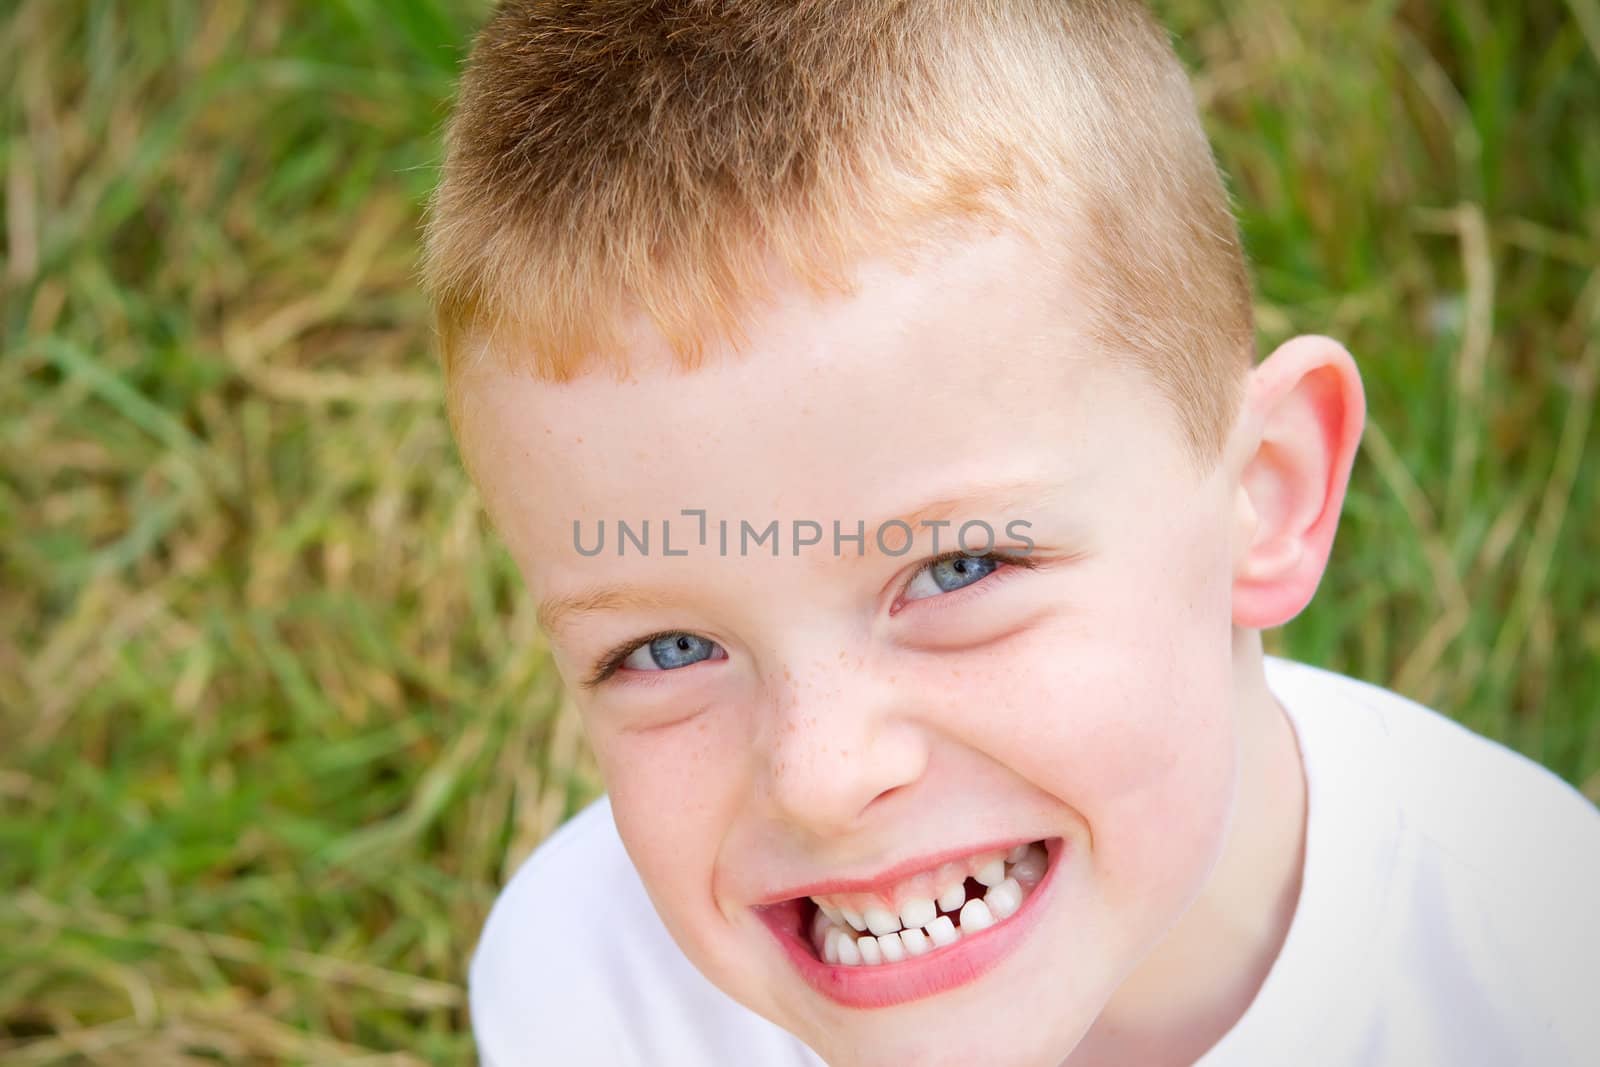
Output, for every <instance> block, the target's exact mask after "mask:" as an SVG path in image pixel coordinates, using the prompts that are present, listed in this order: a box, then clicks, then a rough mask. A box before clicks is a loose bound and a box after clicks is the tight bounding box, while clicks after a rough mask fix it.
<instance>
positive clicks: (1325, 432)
mask: <svg viewBox="0 0 1600 1067" xmlns="http://www.w3.org/2000/svg"><path fill="white" fill-rule="evenodd" d="M1245 404H1246V412H1245V418H1246V419H1247V420H1249V424H1250V425H1252V426H1258V427H1259V438H1257V439H1256V440H1255V441H1254V442H1253V444H1252V446H1251V450H1250V454H1249V456H1248V457H1247V459H1246V460H1245V462H1244V465H1243V467H1242V469H1241V471H1240V475H1239V484H1238V487H1237V489H1236V493H1237V494H1239V499H1238V501H1237V502H1238V505H1239V508H1238V510H1239V512H1240V515H1241V516H1242V517H1243V518H1244V520H1246V521H1241V522H1240V524H1239V531H1240V535H1241V540H1242V542H1243V543H1242V544H1241V545H1240V547H1239V549H1238V550H1237V551H1236V552H1235V555H1234V559H1235V567H1234V579H1233V621H1234V624H1235V625H1237V626H1244V627H1250V628H1254V629H1264V628H1266V627H1269V626H1280V625H1282V624H1283V623H1286V622H1288V621H1289V620H1290V619H1292V618H1294V616H1296V615H1298V614H1299V613H1300V611H1301V609H1303V608H1304V607H1305V606H1306V604H1307V603H1309V602H1310V600H1311V595H1312V594H1313V593H1315V592H1316V589H1317V584H1318V583H1319V582H1320V581H1321V580H1322V572H1323V569H1324V568H1325V567H1326V566H1327V563H1328V554H1329V552H1330V551H1331V550H1332V548H1333V535H1334V531H1335V530H1336V529H1337V528H1338V524H1339V512H1340V510H1341V509H1342V508H1343V506H1344V495H1345V489H1346V487H1347V486H1348V485H1349V479H1350V468H1351V466H1352V464H1353V463H1354V462H1355V456H1356V449H1357V447H1358V446H1359V444H1360V441H1361V430H1362V427H1363V426H1364V425H1365V422H1366V399H1365V395H1364V394H1363V392H1362V388H1361V375H1360V373H1359V372H1358V371H1357V370H1356V365H1355V360H1353V359H1352V358H1351V357H1350V353H1349V352H1347V351H1345V349H1344V346H1342V345H1340V344H1339V343H1338V342H1337V341H1333V340H1331V339H1329V338H1327V337H1318V336H1305V337H1297V338H1295V339H1294V340H1292V341H1288V342H1285V343H1284V344H1283V345H1282V346H1281V347H1279V348H1278V350H1277V351H1275V352H1273V353H1272V355H1271V356H1269V357H1267V358H1266V359H1265V360H1263V361H1262V362H1261V363H1260V365H1258V366H1257V367H1256V368H1255V369H1254V370H1253V371H1252V372H1251V376H1250V386H1249V390H1248V393H1247V396H1246V400H1245Z"/></svg>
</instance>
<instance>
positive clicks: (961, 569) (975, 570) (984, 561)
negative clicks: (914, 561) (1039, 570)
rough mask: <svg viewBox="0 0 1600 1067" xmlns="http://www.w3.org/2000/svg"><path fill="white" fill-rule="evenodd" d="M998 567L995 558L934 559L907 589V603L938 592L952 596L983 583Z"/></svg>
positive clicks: (957, 557)
mask: <svg viewBox="0 0 1600 1067" xmlns="http://www.w3.org/2000/svg"><path fill="white" fill-rule="evenodd" d="M999 568H1000V560H999V559H998V558H997V557H995V556H992V555H991V556H968V555H966V554H964V553H958V554H956V555H953V556H947V557H945V558H944V559H936V560H934V561H933V562H932V563H930V564H928V565H927V566H926V567H923V568H922V569H921V570H920V571H918V572H917V574H916V577H914V578H912V579H911V582H910V584H909V585H907V586H906V591H905V598H906V599H907V600H924V599H926V598H928V597H931V596H938V595H939V594H940V593H953V592H955V591H956V590H957V589H961V588H964V587H966V586H969V585H972V584H973V583H974V582H978V581H982V580H983V579H984V578H987V577H988V576H989V575H991V574H993V573H994V572H995V571H996V570H998V569H999Z"/></svg>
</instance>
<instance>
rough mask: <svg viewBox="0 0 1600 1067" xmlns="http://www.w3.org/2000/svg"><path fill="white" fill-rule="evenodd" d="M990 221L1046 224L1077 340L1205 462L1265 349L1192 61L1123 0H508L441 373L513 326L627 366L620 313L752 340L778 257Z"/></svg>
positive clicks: (807, 271)
mask: <svg viewBox="0 0 1600 1067" xmlns="http://www.w3.org/2000/svg"><path fill="white" fill-rule="evenodd" d="M985 219H987V220H991V221H993V222H999V223H1003V224H1010V225H1013V226H1015V227H1016V228H1018V229H1020V230H1022V231H1023V232H1025V233H1029V234H1031V235H1034V236H1035V237H1043V235H1046V234H1051V235H1052V236H1049V237H1047V238H1044V239H1042V240H1041V241H1040V244H1041V247H1046V248H1048V247H1049V246H1050V245H1051V244H1052V243H1053V244H1054V245H1055V246H1056V247H1057V249H1058V256H1059V261H1060V263H1061V264H1062V265H1063V266H1064V267H1065V268H1066V270H1067V271H1069V272H1070V273H1069V274H1068V275H1067V276H1068V277H1069V278H1070V279H1071V281H1072V282H1073V283H1074V284H1075V286H1076V289H1075V298H1076V299H1078V300H1080V301H1082V302H1083V303H1084V305H1085V306H1086V308H1087V310H1088V319H1089V323H1088V326H1089V331H1090V336H1091V337H1092V339H1093V340H1094V341H1095V342H1096V343H1097V344H1101V345H1103V346H1104V347H1106V348H1107V349H1108V350H1110V351H1112V352H1114V353H1118V354H1121V355H1123V356H1125V357H1127V358H1128V359H1131V360H1132V361H1133V362H1134V363H1135V364H1137V365H1139V366H1141V367H1143V368H1144V369H1145V370H1147V371H1148V372H1149V373H1150V375H1151V378H1152V379H1153V382H1154V383H1155V384H1156V385H1157V386H1159V387H1160V389H1161V391H1162V392H1163V393H1164V394H1166V396H1167V398H1168V399H1169V400H1170V401H1171V402H1172V404H1173V406H1174V408H1175V409H1176V413H1177V415H1178V417H1179V419H1180V421H1181V424H1182V428H1183V431H1184V433H1185V436H1186V438H1187V443H1188V445H1189V446H1190V449H1191V451H1192V453H1193V454H1194V455H1195V456H1196V457H1197V458H1200V459H1202V460H1204V459H1206V458H1208V457H1209V458H1211V459H1214V458H1215V457H1216V456H1217V455H1218V454H1219V453H1220V449H1221V445H1222V442H1223V440H1224V439H1225V437H1226V434H1227V432H1228V429H1229V427H1230V426H1231V424H1232V420H1233V418H1234V415H1235V413H1236V411H1237V405H1238V401H1239V398H1240V396H1241V395H1242V381H1243V377H1244V373H1245V371H1246V370H1247V369H1248V367H1249V366H1250V365H1251V364H1252V363H1253V362H1254V360H1255V339H1254V328H1253V320H1252V311H1251V297H1250V281H1249V275H1248V271H1247V268H1246V265H1245V260H1244V254H1243V251H1242V248H1241V245H1240V241H1239V235H1238V229H1237V225H1236V223H1235V221H1234V218H1233V214H1232V211H1231V209H1230V205H1229V202H1228V195H1227V191H1226V189H1225V187H1224V185H1223V181H1222V177H1221V175H1220V173H1219V171H1218V168H1217V165H1216V162H1215V160H1214V158H1213V156H1212V152H1211V147H1210V144H1209V143H1208V141H1207V139H1206V136H1205V132H1204V130H1203V128H1202V126H1201V124H1200V121H1199V118H1198V116H1197V114H1196V107H1195V103H1194V98H1193V95H1192V92H1191V89H1190V86H1189V81H1188V78H1187V75H1186V73H1185V71H1184V69H1183V66H1182V64H1181V63H1180V62H1179V60H1178V58H1177V56H1176V55H1175V54H1174V52H1173V49H1172V45H1171V42H1170V40H1169V38H1168V36H1167V33H1166V31H1165V30H1164V29H1162V28H1161V26H1160V25H1159V24H1158V23H1157V22H1156V21H1155V19H1154V18H1153V17H1152V15H1151V14H1150V12H1149V11H1148V10H1146V9H1145V8H1144V6H1143V5H1142V4H1140V3H1137V2H1134V0H911V2H908V0H506V2H504V3H502V4H501V6H500V7H499V8H498V9H497V11H496V12H495V14H494V15H493V16H492V17H491V18H490V20H489V21H488V23H487V24H486V25H485V26H484V28H483V29H482V31H481V32H480V33H479V35H478V37H477V39H476V41H475V43H474V46H473V49H472V52H471V56H470V59H469V62H468V64H467V68H466V70H465V73H464V75H463V77H462V80H461V85H460V90H459V94H458V100H457V103H456V106H455V111H454V114H453V116H452V118H451V121H450V123H449V126H448V130H447V133H446V156H445V162H444V166H443V173H442V176H441V180H440V182H439V185H438V187H437V189H436V190H435V193H434V196H433V200H432V202H431V204H430V207H429V215H428V222H427V232H426V246H427V247H426V256H425V266H424V275H425V284H426V286H427V288H428V289H429V291H430V293H431V296H432V299H433V301H434V308H435V313H436V324H437V327H438V332H439V340H440V344H441V347H442V355H443V358H444V363H445V370H446V378H447V380H450V379H451V378H452V377H453V374H454V372H455V371H456V370H458V369H459V367H460V365H461V364H462V362H463V361H464V360H467V359H469V358H476V357H475V355H473V354H474V353H479V352H482V351H484V350H485V349H486V348H489V347H491V346H493V345H494V344H498V343H500V342H505V341H509V342H511V343H510V344H509V345H507V346H506V349H505V350H506V351H513V352H515V353H517V354H518V355H516V356H515V357H514V358H515V359H516V360H517V361H518V362H519V363H520V365H521V367H522V368H523V369H526V370H527V371H529V372H531V373H533V374H535V375H537V376H539V377H541V378H545V379H549V380H556V381H561V380H567V379H570V378H572V377H574V376H576V375H578V374H580V373H583V372H586V371H587V370H589V369H590V368H592V367H594V366H595V365H597V364H611V365H613V366H614V367H615V368H617V369H619V370H621V369H623V359H624V357H623V355H622V353H623V351H624V347H623V344H622V335H621V332H620V330H621V327H622V323H623V322H624V321H625V318H626V316H627V315H628V314H632V313H636V312H643V313H645V314H646V315H648V316H649V318H650V319H651V320H653V322H654V324H655V326H656V327H657V328H658V329H659V330H660V332H661V334H662V335H663V336H664V337H665V338H666V339H667V341H668V343H669V344H670V346H671V349H672V351H673V352H674V353H675V358H676V359H677V361H678V362H679V364H680V365H682V366H684V367H685V368H693V367H694V366H697V365H698V364H699V363H700V362H701V361H702V360H703V350H704V347H705V345H706V344H707V343H708V342H710V341H711V340H712V339H724V340H728V341H731V342H733V343H734V344H735V345H736V346H737V345H738V344H739V343H740V342H741V341H742V337H743V335H742V331H741V328H740V317H741V314H742V311H743V310H744V309H747V308H748V307H749V302H750V301H751V300H753V299H755V298H757V297H758V296H760V295H761V294H763V293H764V292H766V291H768V286H769V284H770V279H769V277H768V276H767V274H766V272H765V264H766V263H767V262H768V261H769V259H771V258H772V257H775V258H776V261H777V262H779V263H781V264H782V265H783V266H785V267H786V268H788V269H789V270H791V271H792V272H794V274H796V275H797V276H799V277H801V278H803V279H805V280H806V281H807V282H809V283H810V284H812V285H813V287H814V288H816V289H817V291H818V292H819V293H820V292H824V291H827V290H829V289H834V290H839V291H848V289H849V288H850V283H849V281H848V267H849V265H850V264H851V263H853V262H855V261H856V260H857V259H858V258H859V257H862V256H865V255H867V254H870V253H874V252H876V253H895V251H896V249H900V250H902V251H903V250H904V249H906V248H909V247H912V246H913V245H914V243H915V239H916V235H918V234H930V233H933V232H937V231H938V230H939V229H940V228H941V226H942V225H944V224H948V223H956V224H962V223H965V222H972V221H981V220H985ZM1057 223H1059V224H1060V225H1059V227H1057V225H1056V224H1057ZM1054 258H1057V257H1056V256H1052V259H1054Z"/></svg>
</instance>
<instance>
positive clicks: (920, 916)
mask: <svg viewBox="0 0 1600 1067" xmlns="http://www.w3.org/2000/svg"><path fill="white" fill-rule="evenodd" d="M1046 862H1047V861H1046V858H1045V851H1044V847H1043V846H1042V845H1040V844H1037V843H1035V844H1032V845H1019V846H1017V847H1016V848H1014V849H1012V850H1011V851H1010V852H1009V853H1008V854H1007V855H1006V856H1005V858H1004V859H993V860H990V861H989V862H987V863H985V864H983V865H982V866H980V867H979V868H978V869H977V870H976V871H975V872H974V873H973V874H972V875H971V877H972V878H973V879H974V880H976V881H977V882H978V883H979V884H980V885H982V886H984V887H986V889H987V892H985V893H984V895H983V896H982V897H981V898H979V897H973V898H971V899H968V898H967V895H966V886H965V883H964V881H961V882H957V883H956V884H955V885H954V886H952V887H950V888H949V889H947V890H945V891H944V892H943V893H941V894H940V895H939V896H938V898H937V900H936V901H935V900H930V899H927V898H914V899H912V900H908V901H906V902H905V903H904V904H902V905H901V907H900V914H899V915H898V916H896V915H894V914H892V913H891V912H889V911H888V910H887V909H886V908H881V907H870V908H867V909H866V910H865V911H863V912H856V911H854V910H852V909H850V908H842V907H835V906H833V905H831V904H824V903H822V902H821V901H817V902H816V903H817V913H816V917H815V918H814V919H813V921H812V927H811V944H812V947H813V948H814V949H816V952H817V955H818V956H819V957H820V958H821V959H822V960H823V962H825V963H831V964H838V965H841V966H845V967H859V966H869V967H870V966H875V965H878V964H884V963H899V962H900V961H902V960H905V959H910V958H913V957H916V956H921V955H923V954H924V953H927V952H931V951H932V950H933V949H936V948H943V947H944V946H946V945H953V944H955V943H956V942H957V941H959V940H961V937H962V935H963V934H974V933H977V932H978V931H980V930H986V929H988V928H989V927H991V926H993V925H994V924H995V923H998V922H1004V921H1005V920H1006V919H1009V918H1010V917H1011V916H1012V915H1015V914H1016V912H1017V909H1019V908H1020V907H1022V902H1023V901H1024V900H1025V899H1027V896H1028V893H1029V892H1030V891H1031V890H1032V888H1033V887H1034V886H1036V885H1038V884H1039V881H1040V879H1042V878H1043V877H1044V870H1045V864H1046ZM940 912H943V913H945V914H940ZM951 914H955V915H957V917H958V918H959V921H960V926H959V927H958V926H957V925H956V921H954V920H952V919H951Z"/></svg>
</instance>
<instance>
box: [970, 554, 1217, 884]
mask: <svg viewBox="0 0 1600 1067" xmlns="http://www.w3.org/2000/svg"><path fill="white" fill-rule="evenodd" d="M1184 547H1186V548H1188V549H1189V551H1187V552H1184V551H1180V550H1178V546H1172V545H1169V546H1167V548H1168V551H1167V552H1166V553H1164V554H1163V555H1162V556H1161V557H1157V558H1160V559H1161V560H1162V564H1160V565H1157V564H1154V563H1151V562H1149V561H1147V562H1146V563H1145V564H1143V565H1136V566H1128V567H1119V568H1110V567H1107V568H1105V569H1104V570H1103V571H1102V572H1101V573H1100V574H1099V575H1097V576H1095V577H1092V578H1090V577H1087V576H1086V577H1085V578H1084V580H1083V581H1081V582H1080V583H1079V584H1078V585H1076V586H1075V587H1074V588H1072V589H1071V590H1070V591H1069V592H1067V593H1066V594H1065V595H1064V597H1063V602H1064V603H1065V604H1066V605H1067V610H1066V611H1064V612H1063V613H1062V615H1060V616H1058V617H1057V619H1056V620H1054V621H1053V622H1052V623H1051V625H1049V626H1048V627H1044V628H1041V630H1039V631H1035V632H1034V633H1033V634H1031V635H1030V636H1029V639H1028V641H1027V643H1026V644H1025V645H1023V646H1019V647H1017V648H1015V649H1008V650H1007V654H1006V657H1005V658H1006V661H1007V662H1006V664H1003V665H1002V664H999V663H996V664H995V669H994V670H993V671H991V672H986V674H987V676H988V679H989V683H988V684H990V685H993V686H994V687H995V688H996V689H997V690H998V693H999V696H1000V699H999V701H998V704H999V706H1000V707H1002V708H1003V709H1004V711H1003V713H1002V714H1003V715H1004V716H1005V721H1006V722H1007V723H1009V724H1010V727H1009V728H1008V729H1006V730H1004V731H1001V732H1000V734H1001V737H1002V738H1003V740H1002V741H1000V742H998V743H999V744H1000V745H1003V746H1004V749H1005V751H1003V752H994V754H995V755H996V757H997V758H998V759H1000V760H1002V761H1003V762H1005V763H1006V764H1007V765H1008V766H1009V767H1010V769H1011V770H1013V771H1014V772H1016V773H1017V774H1019V775H1020V776H1021V777H1023V778H1025V779H1027V780H1028V781H1029V782H1031V783H1032V784H1033V785H1035V786H1036V787H1038V788H1040V789H1042V790H1043V791H1045V792H1046V793H1048V794H1050V795H1051V796H1052V797H1054V798H1055V799H1057V800H1058V801H1060V802H1061V803H1063V804H1065V805H1066V806H1068V807H1069V808H1071V809H1072V810H1073V811H1074V812H1075V813H1076V814H1077V815H1078V817H1079V818H1081V819H1082V820H1083V821H1084V823H1085V824H1086V825H1087V829H1088V832H1089V835H1090V840H1091V842H1092V847H1093V852H1094V870H1095V872H1096V877H1097V879H1098V880H1099V881H1100V882H1101V884H1102V886H1105V887H1107V888H1110V887H1113V886H1114V887H1116V889H1117V894H1116V896H1117V898H1118V899H1121V900H1128V901H1136V900H1138V899H1140V898H1143V899H1144V900H1146V901H1151V900H1159V901H1160V902H1161V906H1162V907H1170V906H1173V905H1174V904H1175V903H1176V902H1177V901H1178V900H1180V899H1181V898H1185V897H1186V896H1188V895H1192V893H1194V892H1196V891H1198V888H1199V885H1200V884H1202V883H1203V881H1204V879H1205V877H1206V875H1207V874H1209V872H1210V870H1211V868H1212V866H1213V865H1214V864H1215V862H1216V860H1217V858H1218V856H1219V855H1220V853H1221V849H1222V844H1223V841H1224V839H1225V836H1226V832H1227V827H1228V821H1229V818H1230V815H1231V807H1232V802H1233V793H1234V786H1235V774H1236V758H1237V754H1236V743H1237V740H1236V734H1235V722H1234V712H1233V693H1232V686H1233V681H1232V677H1233V676H1232V629H1231V624H1230V621H1229V608H1228V586H1227V582H1226V580H1225V575H1226V571H1225V570H1224V571H1220V572H1219V571H1218V569H1217V568H1216V567H1215V565H1214V563H1212V562H1210V556H1209V554H1208V551H1207V550H1206V549H1205V547H1204V546H1199V545H1191V546H1184ZM990 748H991V751H993V749H994V745H993V744H991V746H990ZM1130 906H1138V905H1136V904H1130Z"/></svg>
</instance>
